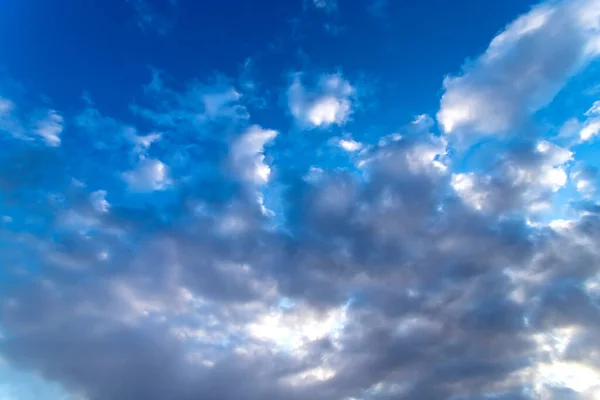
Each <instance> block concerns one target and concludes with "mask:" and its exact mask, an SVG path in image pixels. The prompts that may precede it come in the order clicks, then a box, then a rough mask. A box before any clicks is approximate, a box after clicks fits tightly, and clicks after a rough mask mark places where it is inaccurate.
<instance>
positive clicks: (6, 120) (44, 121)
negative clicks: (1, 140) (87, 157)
mask: <svg viewBox="0 0 600 400" xmlns="http://www.w3.org/2000/svg"><path fill="white" fill-rule="evenodd" d="M63 129H64V119H63V117H62V115H61V114H60V113H58V112H57V111H55V110H51V109H48V110H35V111H34V112H32V117H30V118H29V123H27V122H26V119H25V118H23V117H22V116H21V115H20V110H19V109H18V108H17V105H16V104H15V103H14V102H13V101H11V100H9V99H5V98H2V97H0V132H6V133H8V134H9V135H11V136H12V137H14V138H16V139H21V140H34V139H35V137H38V138H40V139H41V140H43V141H44V143H45V144H46V145H47V146H49V147H58V146H60V143H61V139H60V135H61V133H62V131H63Z"/></svg>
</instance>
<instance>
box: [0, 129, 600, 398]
mask: <svg viewBox="0 0 600 400" xmlns="http://www.w3.org/2000/svg"><path fill="white" fill-rule="evenodd" d="M272 137H274V134H273V133H269V131H263V130H262V129H261V128H258V127H253V128H250V129H249V130H248V131H247V132H245V135H242V136H240V142H239V143H242V142H243V141H244V140H246V141H247V143H246V145H244V146H243V147H242V148H244V149H250V148H252V149H253V150H255V151H252V152H250V153H245V154H251V155H254V156H255V155H257V154H261V151H262V149H263V147H262V146H263V145H264V143H265V141H267V140H269V138H272ZM367 153H368V154H365V155H364V157H366V160H367V161H366V163H364V164H363V168H364V169H365V177H363V178H360V179H359V178H355V177H352V176H349V175H339V174H337V173H329V172H327V173H325V172H324V174H325V176H324V177H323V179H320V180H318V181H314V182H306V181H303V182H302V183H298V184H297V185H298V186H294V187H291V188H290V191H289V193H288V195H286V198H287V199H288V205H289V209H288V215H289V217H290V219H289V222H288V223H287V225H286V226H287V229H288V230H289V231H287V232H285V231H281V232H280V231H273V230H271V229H266V228H265V227H264V225H263V222H264V217H263V216H262V215H261V214H260V213H257V212H256V210H255V209H254V208H253V207H248V205H246V204H244V200H243V198H242V199H239V200H238V202H237V203H228V204H225V205H224V207H223V208H221V209H220V210H215V212H212V213H208V214H197V213H195V212H194V208H193V207H192V206H193V203H188V204H189V206H187V207H182V208H179V209H178V210H177V212H176V213H175V214H173V215H171V217H170V218H171V219H172V220H171V223H169V224H168V225H164V224H161V223H160V221H161V219H162V218H163V217H162V216H160V215H158V214H155V213H154V212H152V211H151V212H149V213H142V214H139V213H136V212H134V211H133V210H128V209H120V207H119V206H116V205H114V204H113V205H111V208H110V212H109V213H106V212H104V205H105V204H104V203H102V201H103V200H104V195H105V194H104V193H103V192H102V191H100V192H94V193H92V194H91V197H90V198H91V199H92V200H95V201H94V204H96V205H100V207H99V208H97V214H96V219H97V220H96V221H97V222H96V225H95V227H94V230H93V231H87V232H79V231H77V230H75V231H72V232H69V234H68V235H67V236H65V237H53V236H51V235H47V234H46V233H44V232H40V233H36V234H35V235H33V236H32V235H31V234H29V235H25V236H22V235H21V234H20V233H19V232H15V231H11V230H6V229H3V230H2V233H1V234H2V235H3V236H2V238H3V240H9V241H10V242H12V243H15V244H18V245H17V246H15V247H13V248H12V249H11V250H10V252H7V253H4V255H3V257H9V258H10V257H12V258H13V259H18V256H19V254H20V252H25V253H26V254H28V257H29V258H30V259H32V258H34V259H39V260H40V261H43V264H42V265H43V268H44V278H43V279H33V280H30V279H29V278H27V277H24V276H20V278H19V279H21V280H22V283H21V285H19V286H18V290H16V289H17V288H16V287H13V290H10V291H9V293H8V295H7V296H6V297H4V298H3V301H2V307H1V309H0V312H1V316H2V322H3V329H6V330H7V332H10V333H11V335H10V337H9V338H5V339H4V341H3V342H2V344H1V345H0V350H1V351H2V354H3V357H4V358H5V359H6V360H7V361H8V362H10V363H11V364H13V365H15V366H18V367H21V368H26V369H34V370H37V371H42V372H43V373H44V375H45V376H48V377H51V378H52V379H54V380H57V381H59V382H61V383H62V384H63V385H65V386H66V387H67V388H68V389H69V390H72V391H74V392H80V393H83V394H84V395H85V396H86V397H87V398H111V399H117V400H118V399H128V398H138V397H144V398H149V399H154V398H156V399H159V398H165V397H168V398H173V399H177V400H180V399H181V400H185V399H192V398H196V397H198V396H201V397H203V398H219V399H236V398H239V397H240V396H243V397H244V398H250V399H257V400H258V399H262V398H266V397H268V398H273V399H290V398H291V399H297V400H304V399H331V398H335V399H343V398H351V397H355V398H365V399H381V398H390V397H398V396H403V397H406V398H421V399H439V398H452V397H464V398H469V397H470V398H478V397H479V398H481V397H482V396H483V397H485V396H486V395H487V394H489V393H501V394H503V395H504V396H505V398H524V399H527V398H536V397H538V398H539V397H542V398H543V396H550V395H551V394H552V393H554V392H556V391H557V390H558V389H557V387H562V389H561V390H563V391H566V392H572V393H579V394H580V395H581V396H586V395H587V396H592V397H590V398H593V394H594V393H595V392H594V391H596V390H598V386H597V380H598V377H599V376H600V375H599V372H598V368H600V365H597V363H596V362H595V361H594V358H593V357H589V354H591V353H590V350H591V349H594V348H595V347H596V346H597V345H598V343H597V337H596V335H594V333H595V331H596V330H597V324H598V323H599V322H598V321H600V317H598V313H597V311H596V308H595V307H596V306H595V305H594V302H595V300H594V297H593V294H592V293H593V292H592V291H593V287H594V286H593V285H594V282H596V280H597V268H596V267H595V266H596V265H597V263H598V262H600V253H599V252H598V250H597V249H598V248H600V247H599V246H598V244H599V243H598V240H600V239H599V238H600V233H599V232H600V222H599V221H598V218H597V216H595V215H591V214H590V215H587V216H586V217H583V218H582V219H581V220H577V221H574V222H573V223H572V224H570V225H569V226H567V227H565V229H566V230H563V231H561V232H562V233H560V234H548V233H546V234H537V235H536V234H534V235H532V234H531V232H530V230H531V229H541V230H542V231H540V232H539V233H544V232H543V229H545V228H531V227H528V226H527V225H526V224H525V223H524V222H523V221H521V222H518V221H510V220H503V219H498V218H496V217H495V216H493V215H484V214H481V213H474V212H473V211H472V209H471V208H470V207H468V206H464V205H463V203H462V202H460V201H457V199H455V198H453V197H452V196H450V197H449V196H448V195H447V193H448V192H447V188H448V186H447V185H448V177H449V174H448V172H447V171H444V170H442V169H440V168H438V167H436V165H435V162H436V161H439V160H440V157H441V156H443V155H444V154H445V143H444V142H443V141H441V140H440V139H439V138H435V137H428V136H427V135H421V136H418V137H416V138H413V139H410V138H404V139H396V140H390V141H387V142H385V143H382V144H380V145H378V146H376V147H375V148H372V149H369V151H368V152H367ZM434 154H435V155H434ZM254 156H251V157H250V158H249V159H250V160H252V159H253V157H254ZM242 158H243V157H242ZM568 158H569V155H568V154H567V153H564V152H563V151H562V150H560V149H558V148H555V147H553V146H551V145H549V144H547V143H542V144H540V145H539V146H535V147H534V149H529V152H528V153H526V154H521V153H520V152H519V151H512V152H511V153H510V154H509V155H507V156H506V159H507V160H510V162H509V165H510V168H518V170H519V171H525V172H522V174H523V176H525V175H527V174H530V175H527V179H534V178H535V177H534V176H533V175H535V174H537V175H535V176H536V177H537V176H538V175H540V174H543V171H545V168H546V166H554V165H560V164H561V163H562V162H564V161H565V160H567V159H568ZM516 160H519V161H522V162H521V164H519V166H518V167H517V166H516V165H515V164H514V163H515V162H516ZM439 162H441V161H439ZM507 162H508V161H507ZM148 165H157V164H156V163H153V164H148ZM525 165H526V166H527V168H526V167H525ZM249 169H251V168H249ZM150 170H152V168H150ZM540 171H542V172H540ZM141 175H144V174H141ZM149 175H153V174H152V173H149ZM524 179H525V178H524ZM150 180H151V179H150ZM540 180H542V181H543V179H540ZM547 184H548V186H551V187H554V186H552V185H553V183H552V182H547ZM78 190H83V191H84V190H85V187H80V188H79V189H78ZM66 196H67V197H68V196H75V198H76V197H77V195H76V194H73V193H71V194H68V193H67V194H66ZM189 200H191V199H189ZM240 202H241V203H240ZM67 211H68V210H64V211H59V212H58V214H57V218H59V217H60V213H61V212H67ZM40 212H45V210H40ZM227 220H230V221H233V220H235V223H236V224H237V226H241V225H240V224H243V226H244V229H236V230H234V231H232V230H230V229H228V230H225V231H224V230H223V228H222V226H223V224H224V223H225V222H226V221H227ZM63 226H64V228H63V229H68V227H69V226H68V225H63ZM149 227H151V228H149ZM115 228H118V230H115ZM90 235H92V236H90ZM67 266H79V268H72V267H71V268H66V267H67ZM96 270H97V271H100V270H101V271H103V272H102V275H101V276H102V279H82V277H84V276H89V274H90V273H92V271H96ZM18 276H19V275H16V277H18ZM586 287H589V288H590V289H585V288H586ZM398 288H400V289H398ZM574 310H577V311H576V312H574ZM114 360H119V362H118V363H116V364H115V363H114ZM109 366H110V367H109ZM232 380H235V381H240V382H244V383H243V385H242V386H241V387H239V386H238V385H234V386H232V385H231V384H230V382H231V381H232ZM115 381H118V382H119V384H118V385H115V384H112V383H114V382H115ZM523 383H525V386H524V385H523ZM525 388H526V389H527V390H530V391H531V393H532V395H531V396H529V397H527V396H525V397H523V396H521V397H519V395H518V393H522V391H523V390H524V389H525ZM582 398H585V397H582Z"/></svg>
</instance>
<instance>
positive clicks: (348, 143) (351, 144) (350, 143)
mask: <svg viewBox="0 0 600 400" xmlns="http://www.w3.org/2000/svg"><path fill="white" fill-rule="evenodd" d="M337 143H338V146H340V147H341V148H342V149H344V150H346V151H348V152H354V151H358V150H360V149H361V148H362V147H363V146H362V144H361V143H359V142H357V141H355V140H353V139H352V138H343V139H339V140H338V142H337Z"/></svg>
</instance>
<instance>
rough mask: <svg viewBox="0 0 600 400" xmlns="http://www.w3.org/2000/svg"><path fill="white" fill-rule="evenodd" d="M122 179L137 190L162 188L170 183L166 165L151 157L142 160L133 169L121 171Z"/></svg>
mask: <svg viewBox="0 0 600 400" xmlns="http://www.w3.org/2000/svg"><path fill="white" fill-rule="evenodd" d="M123 179H124V180H125V182H127V184H128V185H129V187H130V189H132V190H134V191H137V192H152V191H155V190H163V189H165V188H166V187H167V186H168V185H169V184H171V179H170V178H169V171H168V168H167V166H166V165H165V164H164V163H162V162H161V161H159V160H153V159H145V160H142V161H141V162H140V163H139V164H138V166H137V167H136V168H135V169H133V170H131V171H128V172H125V173H123Z"/></svg>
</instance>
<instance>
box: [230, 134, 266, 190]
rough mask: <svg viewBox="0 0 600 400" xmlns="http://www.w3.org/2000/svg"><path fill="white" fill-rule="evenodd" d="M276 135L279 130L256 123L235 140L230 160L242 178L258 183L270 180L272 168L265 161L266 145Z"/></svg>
mask: <svg viewBox="0 0 600 400" xmlns="http://www.w3.org/2000/svg"><path fill="white" fill-rule="evenodd" d="M276 136H277V131H274V130H270V129H262V128H261V127H260V126H258V125H254V126H251V127H250V128H248V130H247V131H246V132H244V133H243V134H242V135H241V136H240V137H238V138H237V139H236V140H235V141H234V142H233V144H232V146H231V150H230V162H231V165H232V167H233V168H234V169H235V171H236V172H237V173H238V174H239V176H240V177H241V178H242V179H244V180H245V181H248V182H251V183H254V184H257V185H262V184H265V183H267V182H268V181H269V176H270V175H271V168H270V167H269V166H268V165H267V164H266V163H265V155H264V146H265V144H267V143H269V142H270V141H272V140H273V139H275V137H276Z"/></svg>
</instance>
